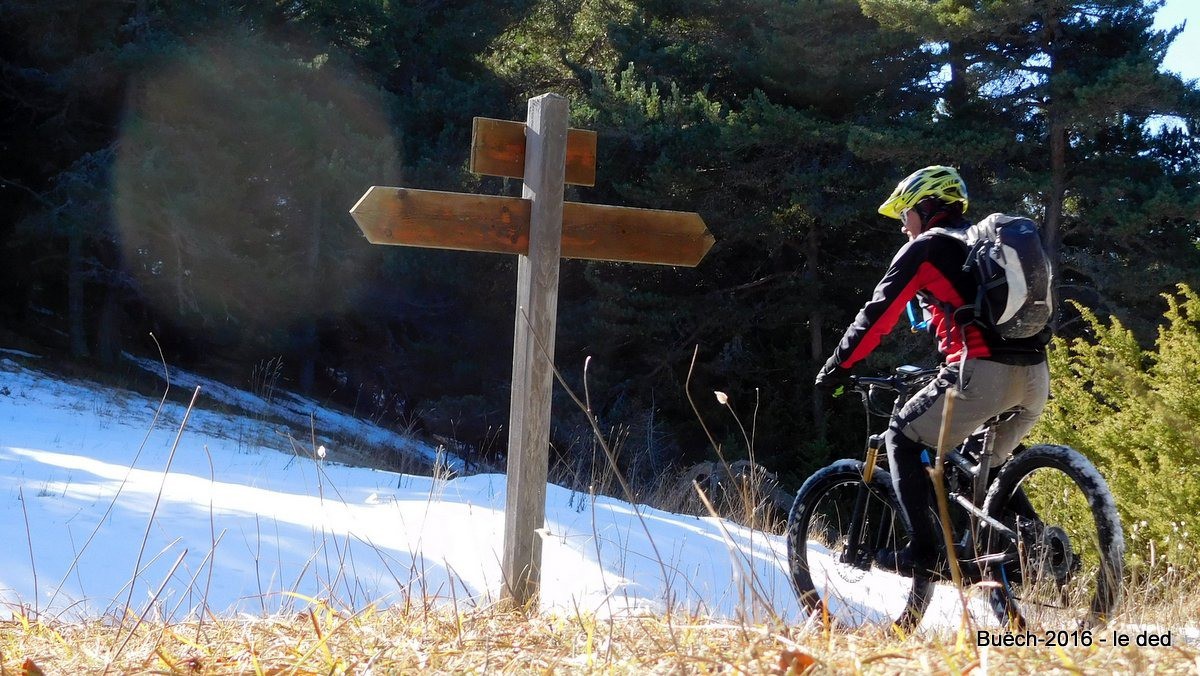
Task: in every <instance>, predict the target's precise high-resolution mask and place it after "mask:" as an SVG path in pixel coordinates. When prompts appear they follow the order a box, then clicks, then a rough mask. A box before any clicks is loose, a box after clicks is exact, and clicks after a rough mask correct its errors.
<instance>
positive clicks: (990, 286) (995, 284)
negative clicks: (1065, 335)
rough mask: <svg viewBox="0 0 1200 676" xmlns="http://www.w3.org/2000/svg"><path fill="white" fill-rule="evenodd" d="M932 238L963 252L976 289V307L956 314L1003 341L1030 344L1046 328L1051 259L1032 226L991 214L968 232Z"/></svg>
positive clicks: (966, 307)
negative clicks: (954, 243)
mask: <svg viewBox="0 0 1200 676" xmlns="http://www.w3.org/2000/svg"><path fill="white" fill-rule="evenodd" d="M930 232H936V233H937V234H940V235H944V236H947V237H953V238H954V239H956V240H958V241H960V242H962V243H963V244H965V245H966V246H967V260H966V262H965V263H963V271H964V272H971V273H972V274H973V275H974V277H975V281H976V282H978V284H979V292H978V293H977V294H976V296H975V302H974V303H972V304H968V305H964V306H963V307H961V308H958V309H957V310H956V311H955V315H956V316H960V315H959V313H962V312H970V313H971V316H970V318H969V321H974V322H976V323H978V324H981V325H983V326H985V327H987V328H990V329H992V330H994V331H995V332H996V333H998V334H1000V336H1001V337H1003V338H1006V339H1013V338H1029V337H1030V336H1033V335H1035V334H1037V333H1038V332H1040V331H1041V330H1042V329H1044V328H1046V325H1047V324H1048V323H1049V322H1050V317H1051V315H1052V314H1053V313H1054V301H1053V299H1052V298H1051V297H1050V287H1051V270H1050V259H1049V257H1048V256H1046V251H1045V248H1044V247H1043V246H1042V238H1041V234H1040V233H1039V232H1038V226H1037V224H1036V223H1034V222H1033V221H1031V220H1030V219H1028V218H1023V217H1020V216H1006V215H1004V214H992V215H990V216H988V217H987V218H985V219H983V220H982V221H980V222H979V223H976V224H974V225H972V226H970V227H968V228H964V229H962V230H948V229H946V228H933V229H932V230H930Z"/></svg>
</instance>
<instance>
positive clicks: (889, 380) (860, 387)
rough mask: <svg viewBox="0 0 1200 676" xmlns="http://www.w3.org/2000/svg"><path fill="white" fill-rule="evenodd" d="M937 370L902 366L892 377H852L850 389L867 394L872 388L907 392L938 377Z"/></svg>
mask: <svg viewBox="0 0 1200 676" xmlns="http://www.w3.org/2000/svg"><path fill="white" fill-rule="evenodd" d="M937 372H938V370H937V369H936V368H932V369H923V368H920V367H917V366H900V367H898V368H897V369H896V373H895V374H894V375H890V376H854V375H852V376H850V389H852V390H856V391H858V392H865V391H867V390H868V389H869V388H871V387H872V386H874V387H880V388H883V389H885V390H890V391H892V392H906V391H908V390H911V389H913V387H914V386H916V385H918V384H919V385H924V384H925V382H926V381H928V380H929V379H930V378H932V377H933V376H935V375H937Z"/></svg>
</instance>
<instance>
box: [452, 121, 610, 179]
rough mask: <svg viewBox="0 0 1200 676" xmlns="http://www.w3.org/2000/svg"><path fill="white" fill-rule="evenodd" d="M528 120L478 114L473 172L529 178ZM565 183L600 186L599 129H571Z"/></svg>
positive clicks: (473, 140)
mask: <svg viewBox="0 0 1200 676" xmlns="http://www.w3.org/2000/svg"><path fill="white" fill-rule="evenodd" d="M526 129H527V127H526V126H525V123H524V122H514V121H512V120H496V119H492V118H490V117H477V118H475V120H474V122H473V123H472V126H471V165H470V166H471V171H473V172H475V173H476V174H487V175H489V176H507V177H509V178H524V177H525V130H526ZM565 169H566V177H565V179H564V181H563V182H564V183H570V184H571V185H596V132H594V131H588V130H586V129H568V130H567V163H566V167H565Z"/></svg>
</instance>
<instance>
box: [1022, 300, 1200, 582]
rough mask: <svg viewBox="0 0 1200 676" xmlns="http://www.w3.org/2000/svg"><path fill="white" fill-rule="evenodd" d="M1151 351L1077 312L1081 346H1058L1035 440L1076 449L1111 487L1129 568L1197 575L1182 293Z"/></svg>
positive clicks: (1193, 365)
mask: <svg viewBox="0 0 1200 676" xmlns="http://www.w3.org/2000/svg"><path fill="white" fill-rule="evenodd" d="M1164 297H1165V298H1166V299H1167V303H1168V309H1167V312H1166V314H1165V315H1164V318H1165V320H1166V321H1165V322H1164V323H1163V324H1162V325H1160V327H1159V330H1158V339H1157V340H1156V341H1155V345H1154V349H1153V350H1144V349H1142V348H1141V346H1139V345H1138V343H1137V341H1136V340H1135V339H1134V337H1133V334H1132V333H1131V332H1130V331H1129V330H1128V329H1126V328H1125V327H1124V326H1123V325H1122V324H1121V322H1120V321H1119V320H1117V319H1116V318H1110V319H1109V320H1108V322H1107V324H1106V323H1105V322H1103V321H1101V320H1100V319H1099V318H1098V317H1097V316H1096V315H1095V314H1094V313H1093V312H1091V311H1089V310H1087V309H1086V308H1082V307H1081V308H1079V309H1080V312H1081V313H1082V315H1083V318H1084V320H1085V321H1086V322H1087V324H1088V325H1089V327H1090V331H1088V334H1089V336H1088V337H1087V338H1077V339H1074V340H1069V341H1068V340H1063V339H1055V341H1054V344H1053V349H1052V350H1051V351H1050V370H1051V377H1052V378H1053V398H1052V399H1051V401H1050V405H1049V406H1048V407H1047V409H1046V413H1045V415H1043V417H1042V420H1041V422H1040V423H1039V424H1038V427H1037V428H1036V429H1035V430H1034V432H1033V434H1032V440H1034V441H1040V442H1054V443H1062V444H1067V445H1070V446H1073V447H1075V448H1077V449H1079V450H1080V451H1082V452H1084V453H1085V454H1086V455H1087V456H1089V457H1090V458H1091V459H1092V461H1093V462H1094V463H1095V464H1096V466H1097V467H1098V468H1099V469H1100V472H1101V473H1102V474H1103V475H1104V477H1105V478H1106V479H1107V480H1108V484H1109V487H1110V488H1112V491H1113V494H1114V496H1115V497H1116V501H1117V506H1118V508H1119V510H1120V512H1121V519H1122V522H1123V523H1124V526H1125V540H1126V545H1127V547H1128V551H1129V555H1128V564H1129V565H1130V566H1131V567H1133V568H1134V569H1138V568H1141V567H1143V566H1146V565H1152V566H1153V567H1156V568H1157V567H1160V566H1166V567H1168V568H1170V567H1174V568H1175V570H1177V571H1179V572H1183V571H1196V570H1197V569H1200V555H1198V551H1197V550H1198V548H1197V546H1196V540H1195V538H1196V536H1198V535H1200V295H1198V294H1197V293H1196V292H1195V291H1193V290H1192V289H1191V288H1190V287H1188V286H1186V285H1180V286H1179V287H1178V291H1177V293H1176V294H1174V295H1169V294H1164Z"/></svg>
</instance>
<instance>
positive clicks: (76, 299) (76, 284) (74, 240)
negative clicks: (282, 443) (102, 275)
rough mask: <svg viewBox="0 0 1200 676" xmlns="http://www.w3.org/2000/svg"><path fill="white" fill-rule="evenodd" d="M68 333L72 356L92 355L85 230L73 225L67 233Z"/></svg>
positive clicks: (84, 356)
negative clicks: (85, 279)
mask: <svg viewBox="0 0 1200 676" xmlns="http://www.w3.org/2000/svg"><path fill="white" fill-rule="evenodd" d="M67 333H68V336H69V338H70V343H71V344H70V349H71V356H72V357H74V358H76V359H86V358H87V357H89V356H91V355H90V353H89V352H88V342H87V306H86V305H85V304H84V298H83V232H81V231H80V229H79V228H78V227H72V228H71V229H70V232H69V233H68V235H67Z"/></svg>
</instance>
